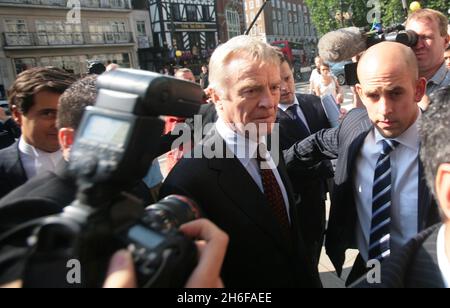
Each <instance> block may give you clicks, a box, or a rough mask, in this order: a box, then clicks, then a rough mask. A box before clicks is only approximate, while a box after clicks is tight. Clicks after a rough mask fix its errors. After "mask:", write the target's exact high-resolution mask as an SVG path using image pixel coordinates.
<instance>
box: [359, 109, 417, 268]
mask: <svg viewBox="0 0 450 308" xmlns="http://www.w3.org/2000/svg"><path fill="white" fill-rule="evenodd" d="M420 118H421V113H419V116H418V118H417V120H416V122H415V123H414V124H413V125H411V127H410V128H409V129H408V130H406V131H405V132H404V133H403V134H402V135H401V136H399V137H398V138H395V140H396V141H398V142H399V145H398V146H397V148H396V149H395V150H394V151H393V152H392V153H391V154H390V158H391V171H392V173H391V181H392V188H391V192H392V200H391V201H392V205H391V219H392V221H391V246H390V247H391V254H392V253H393V252H395V251H397V250H398V249H400V248H401V247H402V246H403V245H405V244H406V243H407V242H408V241H409V240H410V239H412V238H413V237H414V236H415V235H417V233H418V199H419V196H418V191H419V147H420V140H419V133H418V122H419V120H420ZM383 139H384V137H383V136H382V135H381V134H380V133H379V132H378V130H377V129H376V128H373V129H372V131H371V132H370V133H369V135H368V136H367V137H366V139H365V141H364V144H363V146H362V148H361V151H360V153H359V155H358V157H357V160H356V165H355V167H356V168H355V169H354V171H353V180H354V182H353V185H354V193H355V203H356V209H357V213H358V219H357V223H356V240H357V245H358V249H359V252H360V253H361V256H362V257H363V259H364V260H365V261H367V259H368V252H369V240H370V228H371V222H372V194H373V181H374V175H375V167H376V164H377V161H378V158H379V156H380V153H381V151H382V149H383V146H382V140H383Z"/></svg>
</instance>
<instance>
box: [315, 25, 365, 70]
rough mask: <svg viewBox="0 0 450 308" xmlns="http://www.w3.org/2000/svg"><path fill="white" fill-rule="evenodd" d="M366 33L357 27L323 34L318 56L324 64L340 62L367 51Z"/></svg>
mask: <svg viewBox="0 0 450 308" xmlns="http://www.w3.org/2000/svg"><path fill="white" fill-rule="evenodd" d="M365 33H366V32H365V31H364V30H362V29H360V28H357V27H350V28H343V29H339V30H337V31H332V32H329V33H327V34H325V35H324V36H323V37H322V38H321V39H320V41H319V45H318V47H319V55H320V57H321V58H322V59H323V60H324V61H325V62H342V61H345V60H350V59H351V58H352V57H354V56H356V55H358V54H359V53H361V52H363V51H365V50H366V49H367V47H368V46H367V36H366V34H365Z"/></svg>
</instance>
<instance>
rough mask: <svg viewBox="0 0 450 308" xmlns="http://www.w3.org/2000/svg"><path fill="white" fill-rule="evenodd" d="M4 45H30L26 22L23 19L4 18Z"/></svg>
mask: <svg viewBox="0 0 450 308" xmlns="http://www.w3.org/2000/svg"><path fill="white" fill-rule="evenodd" d="M5 26H6V33H5V39H6V45H9V46H30V45H32V41H31V37H30V34H29V33H28V29H27V24H26V23H25V20H24V19H6V20H5Z"/></svg>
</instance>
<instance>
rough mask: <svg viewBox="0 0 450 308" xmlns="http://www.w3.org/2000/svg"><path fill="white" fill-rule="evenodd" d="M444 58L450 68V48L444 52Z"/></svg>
mask: <svg viewBox="0 0 450 308" xmlns="http://www.w3.org/2000/svg"><path fill="white" fill-rule="evenodd" d="M444 59H445V64H447V67H448V68H449V69H450V50H447V51H446V52H445V53H444Z"/></svg>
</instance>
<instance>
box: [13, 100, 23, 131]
mask: <svg viewBox="0 0 450 308" xmlns="http://www.w3.org/2000/svg"><path fill="white" fill-rule="evenodd" d="M11 115H12V118H13V119H14V121H16V123H17V124H18V125H19V126H22V116H23V114H22V112H20V110H19V108H18V107H17V106H16V105H12V106H11Z"/></svg>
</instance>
